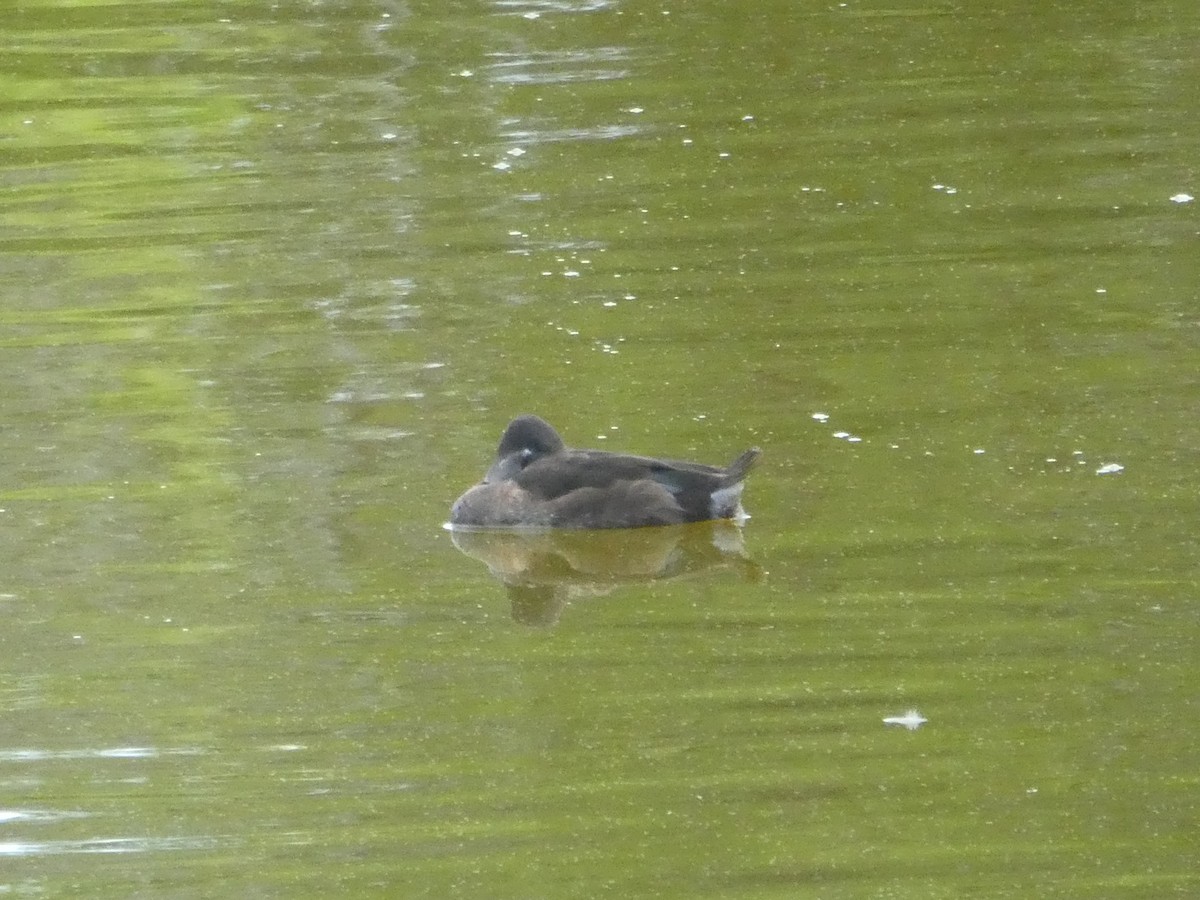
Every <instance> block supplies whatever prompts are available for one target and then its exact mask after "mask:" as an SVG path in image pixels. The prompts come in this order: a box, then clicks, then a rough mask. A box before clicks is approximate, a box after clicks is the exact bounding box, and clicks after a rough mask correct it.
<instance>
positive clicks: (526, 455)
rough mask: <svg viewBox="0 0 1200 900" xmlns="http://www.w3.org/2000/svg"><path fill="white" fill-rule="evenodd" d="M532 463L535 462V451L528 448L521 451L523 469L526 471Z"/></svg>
mask: <svg viewBox="0 0 1200 900" xmlns="http://www.w3.org/2000/svg"><path fill="white" fill-rule="evenodd" d="M531 462H533V451H532V450H530V449H529V448H528V447H526V448H525V449H524V450H522V451H521V468H522V469H524V468H525V467H526V466H527V465H529V464H530V463H531Z"/></svg>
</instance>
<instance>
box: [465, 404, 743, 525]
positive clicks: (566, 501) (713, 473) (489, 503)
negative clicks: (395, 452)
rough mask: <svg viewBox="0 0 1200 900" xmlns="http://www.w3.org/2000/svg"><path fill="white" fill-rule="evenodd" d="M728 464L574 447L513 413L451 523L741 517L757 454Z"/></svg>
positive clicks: (533, 418)
mask: <svg viewBox="0 0 1200 900" xmlns="http://www.w3.org/2000/svg"><path fill="white" fill-rule="evenodd" d="M758 456H759V450H758V449H757V448H753V449H751V450H747V451H746V452H745V453H743V454H742V455H741V456H739V457H738V458H737V459H735V460H734V461H733V462H732V463H730V465H729V466H727V467H724V468H722V467H720V466H708V465H704V464H702V463H694V462H683V461H679V460H669V459H656V458H654V457H649V456H632V455H628V454H624V453H610V452H608V451H605V450H573V449H571V448H569V447H567V446H566V445H565V444H564V443H563V441H562V438H560V437H559V436H558V432H557V431H555V430H554V428H553V427H551V425H550V424H549V423H548V422H546V421H545V420H544V419H540V418H538V417H537V416H532V415H525V416H519V417H518V418H516V419H513V420H512V422H510V423H509V424H508V427H507V428H506V429H505V430H504V434H503V435H502V436H501V438H500V445H499V446H498V447H497V449H496V460H495V462H494V463H492V466H491V468H490V469H488V472H487V474H486V475H485V476H484V478H483V481H482V482H481V483H480V484H477V485H476V486H475V487H473V488H471V489H470V490H468V491H467V492H466V493H465V494H463V495H462V496H461V497H459V498H458V500H456V501H455V503H454V506H453V507H452V508H451V510H450V523H451V524H452V525H457V526H469V527H484V528H487V527H513V526H532V527H542V528H637V527H640V526H645V525H678V524H681V523H683V522H701V521H706V520H708V519H730V518H740V517H743V516H744V515H745V513H744V512H743V511H742V507H741V494H742V483H743V481H744V480H745V478H746V474H747V473H748V472H749V471H750V469H751V468H752V467H753V466H754V463H755V461H756V460H757V459H758Z"/></svg>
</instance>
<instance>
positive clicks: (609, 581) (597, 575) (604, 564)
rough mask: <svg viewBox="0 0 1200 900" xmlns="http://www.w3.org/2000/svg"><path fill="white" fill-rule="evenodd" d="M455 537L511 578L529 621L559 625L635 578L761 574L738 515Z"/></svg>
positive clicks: (517, 606)
mask: <svg viewBox="0 0 1200 900" xmlns="http://www.w3.org/2000/svg"><path fill="white" fill-rule="evenodd" d="M450 537H451V540H453V542H454V546H456V547H457V548H458V549H459V550H461V551H462V552H463V553H465V554H466V555H467V556H470V557H472V558H474V559H477V560H479V561H480V562H482V563H484V564H485V565H486V566H487V567H488V570H489V571H490V572H491V573H492V575H493V576H494V577H495V578H496V579H498V580H499V581H500V582H501V583H502V584H503V585H504V587H505V590H506V591H507V592H508V597H509V601H510V602H511V603H512V616H513V618H514V619H515V620H516V621H518V622H521V623H523V624H525V625H533V626H547V625H553V624H554V623H555V622H557V621H558V618H559V616H560V615H561V613H562V610H563V607H564V606H566V605H567V604H568V603H572V602H578V601H582V600H588V599H593V598H597V597H602V596H604V595H606V594H609V593H612V592H613V591H616V590H619V589H620V588H621V587H624V586H627V585H631V584H641V583H646V582H651V581H667V580H673V579H676V578H688V577H697V578H699V577H706V576H708V575H711V574H715V573H717V572H732V573H734V574H735V575H736V576H737V577H738V578H740V579H742V580H744V581H758V580H760V579H761V577H762V570H761V569H760V568H759V566H758V565H757V564H756V563H755V562H754V561H753V560H751V559H750V558H749V557H748V556H747V554H746V550H745V547H744V545H743V541H742V529H741V528H739V527H738V526H737V525H735V524H733V523H732V522H700V523H697V524H691V525H675V526H670V527H666V528H638V529H624V530H613V531H551V530H545V529H543V530H541V531H530V530H515V529H509V530H493V531H486V530H482V529H467V530H460V529H452V530H451V534H450Z"/></svg>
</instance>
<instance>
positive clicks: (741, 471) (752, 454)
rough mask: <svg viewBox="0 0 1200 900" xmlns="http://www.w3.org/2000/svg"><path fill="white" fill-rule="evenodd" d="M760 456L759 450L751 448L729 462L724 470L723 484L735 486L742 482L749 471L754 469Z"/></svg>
mask: <svg viewBox="0 0 1200 900" xmlns="http://www.w3.org/2000/svg"><path fill="white" fill-rule="evenodd" d="M761 455H762V451H761V450H759V449H758V448H757V447H751V448H750V449H749V450H747V451H746V452H745V453H743V454H742V455H741V456H739V457H738V458H737V459H735V460H734V461H733V462H731V463H730V464H729V465H728V467H727V468H726V469H725V479H724V481H725V483H726V484H737V483H738V482H740V481H742V480H744V479H745V477H746V476H747V475H748V474H749V473H750V470H751V469H753V468H754V464H755V463H756V462H758V458H759V457H760V456H761Z"/></svg>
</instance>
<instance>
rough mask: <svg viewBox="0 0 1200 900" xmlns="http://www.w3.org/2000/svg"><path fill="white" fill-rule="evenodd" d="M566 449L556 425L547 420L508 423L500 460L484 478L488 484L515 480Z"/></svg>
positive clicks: (533, 418) (527, 418)
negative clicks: (536, 463)
mask: <svg viewBox="0 0 1200 900" xmlns="http://www.w3.org/2000/svg"><path fill="white" fill-rule="evenodd" d="M565 446H566V445H565V444H564V443H563V440H562V438H560V437H559V436H558V432H557V431H555V430H554V426H552V425H551V424H550V423H549V422H547V421H546V420H545V419H541V418H539V417H537V416H530V415H526V416H518V417H517V418H515V419H513V420H512V421H511V422H509V423H508V427H507V428H505V429H504V434H503V435H501V436H500V445H499V446H498V447H497V448H496V461H495V462H494V463H492V467H491V468H490V469H488V472H487V475H485V476H484V477H483V481H484V484H492V483H494V482H497V481H507V480H508V479H510V478H514V477H515V476H516V475H518V474H519V473H520V472H521V471H522V470H523V469H524V468H525V467H526V466H528V465H529V464H530V463H532V462H534V461H536V460H538V459H540V458H541V457H543V456H546V455H548V454H550V453H558V452H559V451H560V450H562V449H563V448H564V447H565Z"/></svg>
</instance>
